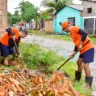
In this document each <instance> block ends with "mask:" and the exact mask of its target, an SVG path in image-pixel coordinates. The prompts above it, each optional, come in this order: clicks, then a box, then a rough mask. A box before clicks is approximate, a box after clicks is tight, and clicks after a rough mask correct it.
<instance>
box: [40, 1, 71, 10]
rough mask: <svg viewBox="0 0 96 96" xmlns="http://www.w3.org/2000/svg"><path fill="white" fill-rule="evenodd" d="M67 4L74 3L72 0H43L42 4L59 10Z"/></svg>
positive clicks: (50, 8)
mask: <svg viewBox="0 0 96 96" xmlns="http://www.w3.org/2000/svg"><path fill="white" fill-rule="evenodd" d="M67 4H72V0H43V1H42V2H41V6H44V7H47V8H49V9H48V10H50V11H51V12H52V11H58V10H60V9H61V8H62V7H64V6H65V5H67Z"/></svg>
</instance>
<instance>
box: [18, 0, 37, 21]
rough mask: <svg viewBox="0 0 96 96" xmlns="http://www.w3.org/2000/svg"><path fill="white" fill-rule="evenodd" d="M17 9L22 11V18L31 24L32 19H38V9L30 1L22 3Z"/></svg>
mask: <svg viewBox="0 0 96 96" xmlns="http://www.w3.org/2000/svg"><path fill="white" fill-rule="evenodd" d="M17 9H19V10H20V12H21V14H22V18H23V19H24V20H25V21H27V22H30V20H31V19H33V18H35V17H36V8H35V6H34V5H33V4H32V3H30V2H28V1H25V2H24V3H22V2H21V3H20V4H19V6H18V8H17Z"/></svg>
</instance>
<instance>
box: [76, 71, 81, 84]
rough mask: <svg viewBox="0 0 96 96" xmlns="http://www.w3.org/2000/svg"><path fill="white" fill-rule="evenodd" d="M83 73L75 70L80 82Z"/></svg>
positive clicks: (77, 79)
mask: <svg viewBox="0 0 96 96" xmlns="http://www.w3.org/2000/svg"><path fill="white" fill-rule="evenodd" d="M81 75H82V72H78V71H75V80H76V81H78V82H79V81H80V79H81Z"/></svg>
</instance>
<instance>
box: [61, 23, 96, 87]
mask: <svg viewBox="0 0 96 96" xmlns="http://www.w3.org/2000/svg"><path fill="white" fill-rule="evenodd" d="M61 26H62V29H63V30H64V31H66V32H67V33H69V34H70V36H71V38H72V40H73V43H74V44H75V48H74V52H73V54H72V55H71V56H70V58H73V57H74V54H75V52H76V51H77V50H78V49H79V51H80V56H79V58H78V61H77V65H78V70H77V71H76V72H75V80H77V81H80V79H81V75H82V69H83V68H84V70H85V74H86V77H85V82H86V83H87V84H88V85H89V87H91V85H92V81H93V77H92V76H91V72H90V68H89V64H90V63H91V62H93V61H94V44H93V43H92V41H91V40H90V38H89V37H88V36H87V33H86V32H85V31H84V30H82V29H80V28H79V27H78V26H71V25H70V23H69V22H64V23H63V24H62V25H61ZM88 41H89V42H88ZM87 42H88V43H87ZM86 43H87V44H86ZM84 44H86V46H84ZM83 46H84V47H83ZM82 47H83V48H82Z"/></svg>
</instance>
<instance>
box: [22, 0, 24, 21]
mask: <svg viewBox="0 0 96 96" xmlns="http://www.w3.org/2000/svg"><path fill="white" fill-rule="evenodd" d="M22 21H24V0H22Z"/></svg>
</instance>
